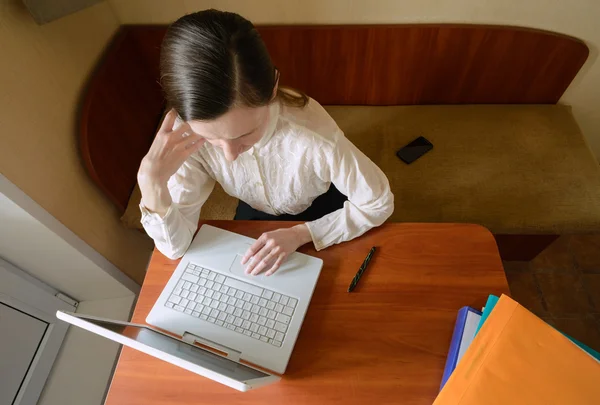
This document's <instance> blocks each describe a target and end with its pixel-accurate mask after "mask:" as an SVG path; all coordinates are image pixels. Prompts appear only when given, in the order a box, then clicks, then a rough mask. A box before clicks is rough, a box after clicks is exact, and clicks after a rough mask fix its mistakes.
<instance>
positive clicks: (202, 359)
mask: <svg viewBox="0 0 600 405" xmlns="http://www.w3.org/2000/svg"><path fill="white" fill-rule="evenodd" d="M85 320H86V321H87V322H90V323H94V324H96V325H98V326H100V327H102V328H105V329H108V330H110V331H112V332H115V333H119V334H121V335H123V336H126V337H128V338H129V339H133V340H136V341H138V342H140V343H142V344H144V345H146V346H151V347H153V348H155V349H157V350H160V351H163V352H165V353H168V354H170V355H172V356H176V357H179V358H180V359H183V360H186V361H189V362H190V363H194V364H197V365H198V366H200V367H204V368H206V369H208V370H211V371H214V372H216V373H219V374H222V375H224V376H226V377H229V378H231V379H234V380H237V381H240V382H244V381H248V380H251V379H254V378H262V377H267V376H269V374H265V373H263V372H261V371H258V370H255V369H253V368H250V367H247V366H245V365H243V364H239V363H236V362H234V361H231V360H228V359H226V358H224V357H221V356H218V355H216V354H214V353H211V352H210V351H208V350H204V349H201V348H199V347H196V346H192V345H189V344H187V343H184V342H180V341H179V340H177V339H174V338H171V337H169V336H166V335H163V334H161V333H158V332H156V331H153V330H152V329H150V328H146V327H138V326H131V325H121V324H118V323H113V322H107V321H100V320H96V319H90V318H85Z"/></svg>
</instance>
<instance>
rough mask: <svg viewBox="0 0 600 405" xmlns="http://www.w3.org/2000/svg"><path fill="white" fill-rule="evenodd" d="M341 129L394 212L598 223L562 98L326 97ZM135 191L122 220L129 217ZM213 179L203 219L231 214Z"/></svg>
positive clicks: (435, 217) (491, 220) (534, 225)
mask: <svg viewBox="0 0 600 405" xmlns="http://www.w3.org/2000/svg"><path fill="white" fill-rule="evenodd" d="M327 110H328V111H329V113H330V114H331V115H332V117H333V118H334V119H335V120H336V121H337V123H338V125H339V126H340V128H341V129H342V130H343V131H344V132H345V134H346V136H347V137H348V138H349V139H350V140H351V141H352V142H353V143H354V144H355V145H356V146H357V147H358V148H359V149H361V150H362V151H363V152H364V153H365V154H366V155H367V156H369V157H370V158H371V159H372V160H373V161H374V162H375V163H376V164H377V165H378V166H379V167H381V169H382V170H383V171H384V172H385V173H386V175H387V176H388V178H389V180H390V184H391V187H392V190H393V192H394V194H395V197H396V208H395V211H394V214H393V216H392V218H391V219H390V220H391V221H394V222H405V221H407V222H468V223H477V224H482V225H484V226H486V227H488V228H489V229H490V230H492V231H493V232H494V233H509V234H530V233H532V234H538V233H539V234H556V233H558V234H562V233H573V232H588V231H599V230H600V167H599V166H598V163H597V162H596V160H595V159H594V157H593V155H592V153H591V152H590V150H589V148H588V146H587V144H586V142H585V140H584V138H583V136H582V135H581V132H580V130H579V128H578V126H577V124H576V123H575V121H574V119H573V116H572V114H571V111H570V108H569V107H567V106H556V105H544V106H532V105H519V106H516V105H515V106H498V105H493V106H485V105H477V106H394V107H367V106H331V107H327ZM420 135H423V136H425V137H426V138H427V139H429V140H430V141H431V142H432V143H433V145H434V149H433V150H432V151H431V152H429V153H428V154H427V155H426V156H424V157H423V158H421V159H419V160H418V161H416V162H414V163H413V164H411V165H406V164H404V163H403V162H401V161H400V160H399V159H398V158H397V157H396V156H395V152H396V150H398V149H399V148H400V147H401V146H403V145H405V144H407V143H408V142H410V141H411V140H413V139H414V138H416V137H418V136H420ZM139 199H140V197H139V191H137V192H134V193H133V195H132V198H131V201H130V204H129V206H128V208H127V212H126V214H125V215H124V216H123V221H124V223H126V224H129V225H133V226H135V227H140V225H139V218H140V213H139V208H138V204H139ZM236 205H237V200H236V199H234V198H233V197H231V196H229V195H227V194H226V193H225V192H224V191H223V189H222V188H221V187H220V186H218V185H217V186H216V187H215V190H214V191H213V193H212V194H211V196H210V198H209V199H208V201H207V203H206V205H205V206H204V207H203V208H202V213H201V217H202V218H203V219H232V218H233V216H234V214H235V207H236Z"/></svg>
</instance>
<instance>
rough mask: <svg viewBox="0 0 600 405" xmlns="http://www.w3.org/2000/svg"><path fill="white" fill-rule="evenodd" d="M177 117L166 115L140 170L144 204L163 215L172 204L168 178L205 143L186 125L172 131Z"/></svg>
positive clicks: (169, 113)
mask: <svg viewBox="0 0 600 405" xmlns="http://www.w3.org/2000/svg"><path fill="white" fill-rule="evenodd" d="M176 118H177V113H176V112H175V110H171V111H169V112H168V113H167V115H166V116H165V119H164V120H163V123H162V125H161V127H160V129H159V130H158V133H157V134H156V137H155V138H154V141H153V142H152V145H151V146H150V150H149V151H148V153H147V154H146V156H145V157H144V159H142V163H141V165H140V169H139V171H138V184H139V185H140V190H141V192H142V201H143V202H144V205H145V206H146V208H148V209H149V210H151V211H154V212H156V213H158V214H160V215H161V216H164V214H166V211H167V210H168V208H169V206H170V205H171V199H170V195H169V192H168V190H167V182H168V180H169V178H171V176H172V175H173V174H175V172H176V171H177V170H178V169H179V168H180V167H181V165H182V164H183V162H185V161H186V159H187V158H188V157H190V155H191V154H192V153H194V152H196V151H197V150H198V149H199V148H200V146H202V145H203V144H204V142H205V140H204V138H202V137H201V136H199V135H197V134H195V133H194V132H193V131H192V129H191V128H190V126H189V125H188V124H187V123H184V124H183V125H181V126H180V127H179V128H177V129H173V126H174V125H175V119H176Z"/></svg>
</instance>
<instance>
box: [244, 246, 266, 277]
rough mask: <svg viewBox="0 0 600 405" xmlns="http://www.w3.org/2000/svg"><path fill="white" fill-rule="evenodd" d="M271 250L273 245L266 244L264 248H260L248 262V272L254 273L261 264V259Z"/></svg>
mask: <svg viewBox="0 0 600 405" xmlns="http://www.w3.org/2000/svg"><path fill="white" fill-rule="evenodd" d="M270 251H271V247H270V246H269V245H266V244H265V245H264V246H263V248H262V249H260V250H259V251H258V252H257V253H256V254H255V255H253V256H252V259H250V261H249V262H248V266H247V267H246V274H253V272H254V269H255V268H256V266H258V265H259V264H261V261H262V260H263V259H264V258H265V257H267V255H268V254H269V252H270Z"/></svg>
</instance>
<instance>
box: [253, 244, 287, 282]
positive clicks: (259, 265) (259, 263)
mask: <svg viewBox="0 0 600 405" xmlns="http://www.w3.org/2000/svg"><path fill="white" fill-rule="evenodd" d="M262 250H267V247H266V246H265V247H264V248H263V249H262ZM280 253H281V248H279V247H275V248H273V249H271V250H270V251H269V252H268V253H267V254H266V255H265V256H264V257H263V258H262V259H258V258H257V256H255V257H254V259H253V260H252V264H253V265H254V268H253V269H251V270H250V271H249V272H250V274H252V275H253V276H256V275H257V274H260V273H261V272H262V271H263V270H265V269H266V268H267V267H268V266H270V265H271V263H273V260H274V259H275V258H276V257H277V256H278V255H279V254H280ZM259 254H260V252H259ZM248 267H250V266H248Z"/></svg>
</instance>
